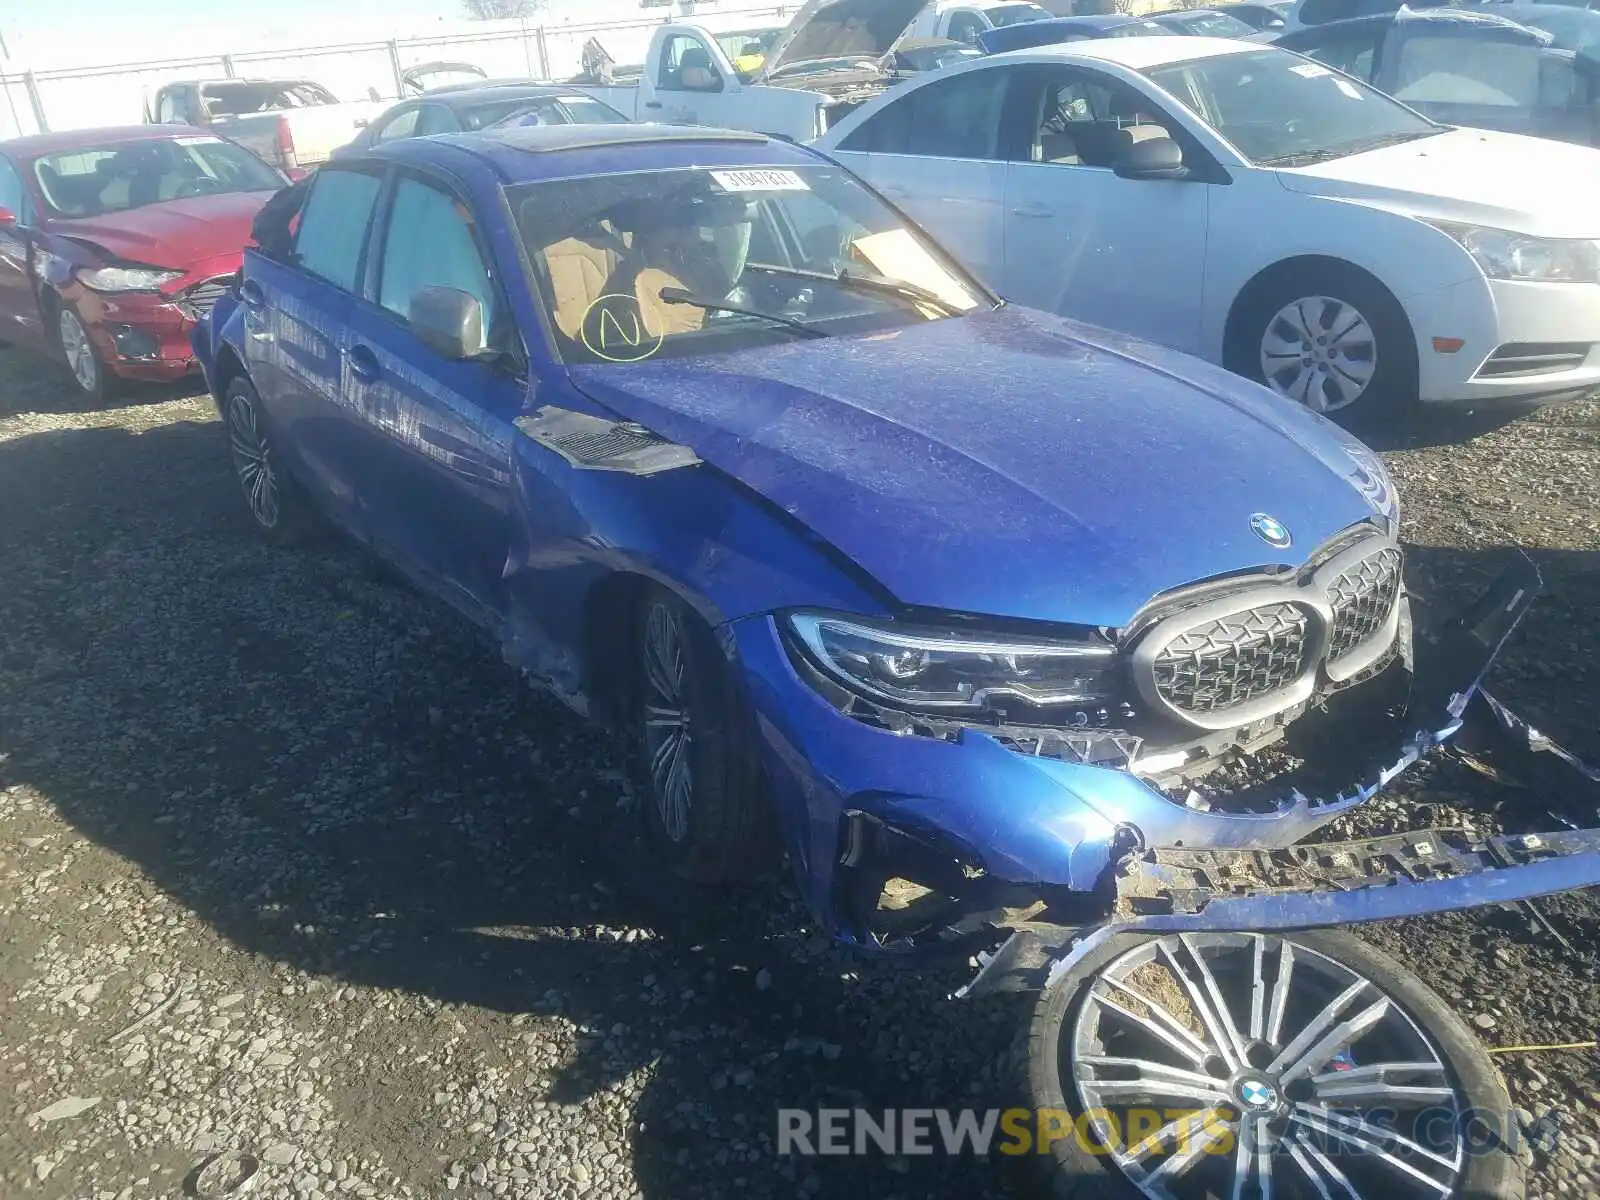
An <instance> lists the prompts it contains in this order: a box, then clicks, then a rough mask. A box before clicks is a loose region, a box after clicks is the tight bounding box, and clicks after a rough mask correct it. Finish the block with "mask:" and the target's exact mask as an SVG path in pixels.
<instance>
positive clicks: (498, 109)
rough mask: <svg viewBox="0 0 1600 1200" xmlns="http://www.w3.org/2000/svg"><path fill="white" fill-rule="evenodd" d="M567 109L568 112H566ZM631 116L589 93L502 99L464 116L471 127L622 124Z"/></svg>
mask: <svg viewBox="0 0 1600 1200" xmlns="http://www.w3.org/2000/svg"><path fill="white" fill-rule="evenodd" d="M563 110H565V111H563ZM626 122H627V118H626V117H624V116H623V115H622V114H621V113H619V112H618V111H617V110H616V109H614V108H612V107H611V106H610V105H609V104H602V103H600V101H598V100H594V99H591V98H590V97H588V96H547V97H544V98H542V99H532V100H530V99H529V98H528V97H527V96H524V97H522V98H521V99H520V100H501V101H498V102H497V103H494V104H485V105H482V106H480V107H478V108H474V109H472V110H471V111H469V112H467V113H466V114H464V115H463V117H462V123H463V124H465V125H466V127H467V128H468V129H488V128H489V127H491V126H502V127H503V126H513V125H619V124H624V123H626Z"/></svg>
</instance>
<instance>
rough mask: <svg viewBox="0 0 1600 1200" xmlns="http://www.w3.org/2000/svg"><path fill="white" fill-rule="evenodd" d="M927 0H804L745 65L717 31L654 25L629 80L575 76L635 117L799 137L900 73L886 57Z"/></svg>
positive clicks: (818, 130) (811, 134) (815, 133)
mask: <svg viewBox="0 0 1600 1200" xmlns="http://www.w3.org/2000/svg"><path fill="white" fill-rule="evenodd" d="M924 3H926V0H808V2H807V3H806V4H805V5H804V7H802V8H801V9H800V11H799V12H797V13H796V14H795V16H794V20H793V21H791V22H790V23H789V27H788V28H787V29H786V30H785V31H784V32H783V34H782V36H780V37H779V38H778V40H777V42H776V43H775V44H774V45H773V47H772V49H771V50H770V51H769V52H768V53H767V54H766V55H765V57H764V58H763V59H762V61H761V63H760V65H759V66H758V67H756V68H755V69H754V70H741V69H739V68H738V67H736V66H735V65H734V62H733V60H732V59H731V58H730V57H729V55H728V52H727V50H726V49H725V48H724V46H723V45H722V43H721V41H719V37H720V36H721V35H718V34H714V33H711V32H710V31H709V30H706V29H704V28H702V27H701V26H699V25H691V24H680V23H672V24H667V25H662V26H659V27H658V28H657V29H656V31H655V35H654V36H653V37H652V38H651V40H650V49H649V52H648V54H647V55H646V58H645V63H644V70H643V74H642V75H641V77H640V79H639V81H638V83H629V84H625V85H624V84H610V85H607V84H603V83H598V82H596V83H580V84H578V85H577V86H578V87H579V88H580V90H582V91H585V92H587V93H588V94H590V95H592V96H594V97H595V98H596V99H598V100H603V101H605V102H606V103H607V104H609V105H611V106H612V107H613V108H615V109H618V110H620V111H621V112H623V113H625V114H627V115H628V116H631V117H632V118H633V119H634V120H636V121H659V122H662V123H664V124H670V125H716V126H721V127H722V128H726V129H748V130H751V131H753V132H756V133H766V134H775V135H777V136H779V137H785V138H789V139H791V140H792V141H797V142H806V141H810V140H811V139H812V138H815V137H819V136H821V135H822V134H823V133H825V132H826V131H827V130H828V128H829V127H830V126H831V125H833V124H834V123H836V122H837V121H838V120H839V119H840V118H841V117H843V116H844V115H845V113H847V112H849V111H850V110H851V109H853V108H855V107H856V106H857V105H859V104H862V103H864V102H866V101H867V100H870V99H872V98H873V97H874V96H876V95H878V94H879V93H880V92H882V91H883V90H884V89H885V88H887V87H889V86H890V85H892V84H893V83H895V82H896V81H897V80H898V79H899V78H900V77H899V75H898V74H897V73H896V72H895V70H894V67H893V65H892V61H891V59H890V58H889V57H888V56H889V53H890V51H891V49H892V48H893V47H894V44H895V43H896V42H897V41H899V40H900V37H901V35H902V34H903V33H905V31H906V27H907V26H908V25H910V24H911V22H912V20H913V18H915V17H916V15H917V11H918V10H919V9H920V8H922V7H923V5H924Z"/></svg>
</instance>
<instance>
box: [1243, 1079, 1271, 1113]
mask: <svg viewBox="0 0 1600 1200" xmlns="http://www.w3.org/2000/svg"><path fill="white" fill-rule="evenodd" d="M1239 1099H1240V1100H1242V1101H1244V1104H1245V1107H1246V1108H1253V1109H1257V1110H1259V1109H1264V1108H1276V1107H1277V1104H1278V1093H1277V1090H1276V1089H1275V1088H1273V1086H1272V1085H1271V1084H1269V1083H1267V1082H1265V1081H1264V1080H1260V1079H1246V1080H1245V1081H1244V1082H1243V1083H1242V1084H1240V1085H1239Z"/></svg>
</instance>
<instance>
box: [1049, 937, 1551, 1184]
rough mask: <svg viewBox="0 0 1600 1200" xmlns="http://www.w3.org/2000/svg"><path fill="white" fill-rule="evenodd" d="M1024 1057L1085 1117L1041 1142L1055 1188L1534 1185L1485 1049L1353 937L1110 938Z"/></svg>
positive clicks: (1062, 1105)
mask: <svg viewBox="0 0 1600 1200" xmlns="http://www.w3.org/2000/svg"><path fill="white" fill-rule="evenodd" d="M1018 1067H1019V1068H1020V1070H1021V1072H1022V1075H1023V1078H1024V1087H1025V1089H1026V1094H1027V1097H1028V1102H1029V1104H1030V1105H1031V1106H1033V1107H1035V1108H1040V1109H1052V1110H1058V1111H1062V1110H1064V1113H1065V1114H1066V1116H1065V1117H1064V1121H1066V1120H1070V1121H1071V1122H1072V1132H1069V1133H1068V1134H1067V1136H1065V1137H1062V1138H1060V1139H1058V1140H1055V1141H1053V1142H1052V1143H1051V1144H1050V1146H1049V1147H1048V1149H1047V1150H1041V1152H1040V1153H1039V1154H1038V1155H1035V1156H1034V1157H1035V1158H1037V1159H1038V1160H1039V1161H1040V1163H1042V1164H1044V1165H1045V1166H1046V1169H1047V1170H1048V1172H1049V1174H1050V1180H1051V1183H1052V1185H1053V1189H1054V1194H1055V1195H1056V1196H1058V1197H1068V1196H1070V1197H1089V1196H1139V1195H1142V1196H1147V1197H1159V1198H1161V1200H1187V1198H1191V1197H1192V1198H1195V1200H1198V1198H1200V1197H1211V1196H1224V1197H1250V1198H1252V1200H1254V1198H1255V1197H1267V1196H1271V1197H1274V1198H1275V1200H1286V1198H1287V1200H1328V1198H1330V1197H1338V1198H1366V1197H1378V1198H1381V1200H1402V1198H1410V1197H1418V1198H1421V1197H1428V1198H1430V1200H1445V1198H1447V1197H1461V1198H1465V1197H1469V1196H1470V1197H1474V1198H1476V1200H1516V1198H1518V1197H1520V1196H1521V1195H1522V1168H1521V1165H1520V1163H1519V1162H1518V1160H1517V1158H1516V1156H1515V1154H1514V1152H1513V1151H1512V1150H1511V1149H1510V1148H1509V1147H1508V1146H1507V1145H1506V1142H1505V1139H1507V1138H1513V1137H1515V1130H1508V1129H1507V1128H1506V1123H1507V1122H1508V1121H1511V1120H1514V1118H1512V1117H1510V1116H1509V1113H1510V1100H1509V1098H1508V1097H1507V1095H1506V1092H1505V1088H1504V1086H1503V1085H1502V1084H1501V1082H1500V1080H1499V1077H1498V1076H1497V1075H1496V1073H1495V1071H1494V1067H1493V1066H1492V1064H1491V1063H1490V1061H1489V1058H1488V1056H1487V1054H1485V1053H1484V1050H1483V1048H1482V1046H1480V1045H1479V1044H1478V1042H1477V1041H1476V1040H1475V1039H1474V1038H1473V1037H1472V1035H1471V1033H1470V1032H1468V1030H1467V1029H1466V1027H1465V1026H1464V1025H1463V1024H1462V1023H1461V1022H1460V1020H1458V1019H1457V1018H1456V1017H1455V1016H1454V1014H1452V1013H1451V1012H1450V1011H1449V1009H1448V1008H1447V1007H1446V1006H1445V1004H1444V1002H1443V1001H1442V1000H1440V999H1439V997H1438V996H1436V995H1435V994H1434V993H1433V992H1431V991H1430V990H1429V989H1428V988H1427V987H1425V986H1424V985H1423V984H1422V982H1421V981H1420V980H1418V979H1417V978H1416V977H1415V976H1414V975H1412V974H1411V973H1410V972H1409V971H1407V970H1406V969H1405V968H1404V967H1402V966H1401V965H1400V964H1398V963H1396V962H1395V961H1394V960H1392V959H1390V958H1389V957H1388V956H1387V955H1384V954H1382V953H1380V952H1379V951H1377V950H1374V949H1373V948H1372V947H1370V946H1368V945H1367V944H1366V943H1364V942H1361V941H1359V940H1358V939H1356V938H1354V937H1351V936H1349V935H1346V934H1342V933H1331V932H1324V931H1311V932H1301V933H1295V934H1294V935H1293V936H1292V937H1284V936H1278V935H1273V934H1256V933H1193V934H1172V935H1164V936H1148V935H1138V936H1126V937H1121V938H1114V939H1112V940H1111V941H1109V942H1108V943H1107V944H1106V945H1104V946H1101V947H1099V948H1097V949H1096V950H1095V951H1093V952H1091V953H1090V954H1089V955H1087V956H1086V957H1085V959H1084V961H1083V962H1081V963H1080V964H1079V965H1078V966H1077V967H1076V968H1074V969H1073V970H1072V971H1070V972H1069V973H1068V974H1067V975H1066V977H1065V978H1063V979H1061V980H1059V981H1057V982H1056V983H1055V984H1054V985H1052V986H1051V987H1050V988H1048V989H1047V990H1046V991H1045V992H1044V994H1043V995H1042V996H1041V997H1040V999H1039V1002H1038V1005H1037V1007H1036V1009H1035V1012H1034V1016H1033V1021H1032V1023H1031V1026H1030V1028H1029V1029H1028V1031H1027V1032H1026V1034H1025V1036H1024V1037H1023V1039H1022V1040H1021V1041H1020V1043H1019V1047H1018ZM1475 1114H1476V1116H1475Z"/></svg>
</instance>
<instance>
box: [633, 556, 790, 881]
mask: <svg viewBox="0 0 1600 1200" xmlns="http://www.w3.org/2000/svg"><path fill="white" fill-rule="evenodd" d="M633 640H634V659H635V664H636V666H635V680H636V686H635V689H634V694H635V697H636V703H635V705H634V720H635V722H636V728H637V736H638V746H639V763H640V775H641V779H640V784H641V790H642V805H641V806H642V808H643V810H644V819H645V823H646V825H647V827H648V830H649V833H650V836H651V839H652V841H653V842H654V844H655V846H656V847H657V848H658V849H659V850H660V852H661V854H662V855H663V856H664V858H665V861H666V863H667V865H668V866H669V867H670V869H671V870H672V872H673V873H674V874H676V875H678V876H679V877H681V878H683V879H686V880H689V881H691V882H694V883H738V882H744V881H746V880H748V879H749V878H750V877H751V876H753V875H754V874H755V873H756V872H757V871H758V870H759V869H760V868H761V867H762V866H763V865H764V864H765V861H766V859H767V856H768V854H769V853H770V848H771V844H772V843H771V833H770V821H769V808H768V805H767V800H766V796H765V792H764V789H763V778H762V773H761V769H760V764H759V760H758V758H757V754H756V745H755V724H754V721H753V720H752V719H751V717H750V714H749V713H748V712H746V711H745V709H744V707H743V705H742V703H741V701H740V700H739V697H738V696H737V693H736V690H735V688H734V686H733V682H732V680H731V679H730V678H729V676H728V669H727V666H726V665H725V662H724V660H723V658H722V655H721V654H720V653H719V652H718V650H717V647H716V644H715V642H714V641H713V639H712V636H711V631H710V630H709V629H708V628H707V627H706V625H705V623H704V622H703V621H702V620H701V619H700V618H699V616H698V615H697V614H695V613H694V612H693V611H692V610H691V609H690V608H689V607H688V606H687V605H685V604H684V603H683V602H682V601H681V600H679V599H678V598H677V597H676V596H674V595H672V594H671V593H670V592H668V591H666V590H665V589H663V588H660V587H651V588H649V589H648V590H647V591H646V592H645V593H644V595H643V596H642V597H641V598H640V601H639V604H638V607H637V609H636V617H635V622H634V639H633Z"/></svg>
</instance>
